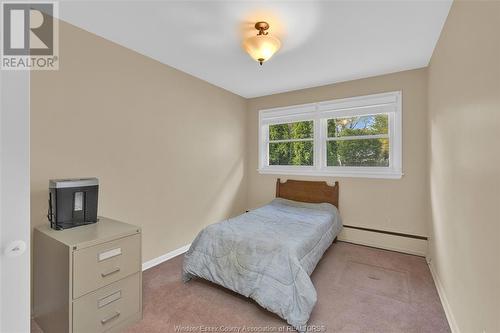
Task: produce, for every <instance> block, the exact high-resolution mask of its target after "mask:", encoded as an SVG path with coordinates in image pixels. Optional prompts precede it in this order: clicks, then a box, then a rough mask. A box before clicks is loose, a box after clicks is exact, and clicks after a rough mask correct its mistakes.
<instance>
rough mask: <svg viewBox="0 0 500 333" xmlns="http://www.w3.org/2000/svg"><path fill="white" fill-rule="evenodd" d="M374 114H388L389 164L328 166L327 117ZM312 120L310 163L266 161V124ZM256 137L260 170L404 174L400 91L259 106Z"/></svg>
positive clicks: (379, 175) (341, 174)
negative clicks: (307, 164)
mask: <svg viewBox="0 0 500 333" xmlns="http://www.w3.org/2000/svg"><path fill="white" fill-rule="evenodd" d="M374 114H387V115H388V117H389V122H388V126H389V128H388V132H389V133H388V138H389V166H388V167H357V166H327V165H326V149H327V144H326V143H327V141H328V139H327V135H328V133H327V120H328V119H332V118H341V117H352V116H363V115H374ZM311 120H312V121H313V122H314V134H313V137H314V141H313V144H314V163H313V166H298V165H290V166H284V165H269V125H275V124H284V123H291V122H297V121H311ZM370 137H372V136H370ZM367 138H369V137H368V136H367ZM258 140H259V142H258V144H259V165H258V169H257V170H258V172H259V173H261V174H278V175H299V176H335V177H365V178H389V179H399V178H401V177H402V176H403V168H402V158H403V156H402V155H403V154H402V149H403V142H402V93H401V91H392V92H387V93H381V94H373V95H367V96H359V97H351V98H343V99H335V100H331V101H325V102H318V103H309V104H302V105H294V106H287V107H280V108H273V109H266V110H260V111H259V137H258Z"/></svg>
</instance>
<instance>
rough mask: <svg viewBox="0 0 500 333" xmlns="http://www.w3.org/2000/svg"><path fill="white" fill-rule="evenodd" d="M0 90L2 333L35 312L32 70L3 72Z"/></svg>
mask: <svg viewBox="0 0 500 333" xmlns="http://www.w3.org/2000/svg"><path fill="white" fill-rule="evenodd" d="M0 92H1V94H0V100H1V102H0V103H1V104H0V332H11V333H17V332H19V333H21V332H22V333H26V332H29V331H30V312H31V311H30V309H31V306H30V303H31V296H30V294H31V288H30V233H31V227H30V165H29V157H30V151H29V145H30V136H29V131H30V126H29V121H30V120H29V117H30V104H29V102H30V72H29V71H1V72H0ZM16 242H17V243H16ZM23 248H24V249H23Z"/></svg>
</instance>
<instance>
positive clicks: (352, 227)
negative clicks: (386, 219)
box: [344, 224, 427, 240]
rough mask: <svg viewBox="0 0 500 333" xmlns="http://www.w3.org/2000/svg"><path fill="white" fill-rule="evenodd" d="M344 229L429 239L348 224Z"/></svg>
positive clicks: (422, 237)
mask: <svg viewBox="0 0 500 333" xmlns="http://www.w3.org/2000/svg"><path fill="white" fill-rule="evenodd" d="M344 228H350V229H357V230H363V231H371V232H378V233H380V234H386V235H392V236H400V237H406V238H413V239H421V240H427V237H425V236H418V235H412V234H404V233H401V232H393V231H386V230H379V229H371V228H364V227H356V226H353V225H346V224H344Z"/></svg>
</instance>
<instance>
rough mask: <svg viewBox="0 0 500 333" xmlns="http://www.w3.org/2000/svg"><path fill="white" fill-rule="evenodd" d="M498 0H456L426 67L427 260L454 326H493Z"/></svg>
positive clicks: (499, 303) (497, 290) (496, 311)
mask: <svg viewBox="0 0 500 333" xmlns="http://www.w3.org/2000/svg"><path fill="white" fill-rule="evenodd" d="M499 32H500V2H462V1H458V2H455V3H454V4H453V6H452V8H451V11H450V13H449V16H448V19H447V21H446V23H445V26H444V29H443V32H442V34H441V37H440V39H439V42H438V44H437V47H436V49H435V50H434V54H433V56H432V59H431V64H430V67H429V121H430V123H429V127H430V167H429V168H430V196H431V200H432V221H433V223H432V228H431V235H432V238H431V241H430V254H429V257H430V259H431V260H432V261H431V266H432V268H433V270H434V273H435V276H437V278H438V281H439V282H438V284H439V286H438V287H440V288H441V293H442V295H444V300H445V302H444V303H445V308H447V309H448V314H449V315H450V316H449V317H450V321H451V324H452V326H454V327H455V331H456V332H458V331H460V332H462V333H469V332H478V333H483V332H486V333H496V332H500V259H499V255H500V241H499V239H500V218H499V213H498V208H499V206H500V147H499V146H500V131H499V126H500V37H499Z"/></svg>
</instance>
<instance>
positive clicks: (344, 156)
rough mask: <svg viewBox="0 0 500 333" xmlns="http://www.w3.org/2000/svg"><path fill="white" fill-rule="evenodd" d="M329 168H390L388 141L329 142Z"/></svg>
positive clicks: (327, 152)
mask: <svg viewBox="0 0 500 333" xmlns="http://www.w3.org/2000/svg"><path fill="white" fill-rule="evenodd" d="M326 154H327V165H328V166H365V167H388V166H389V140H388V139H358V140H338V141H328V142H327V151H326Z"/></svg>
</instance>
